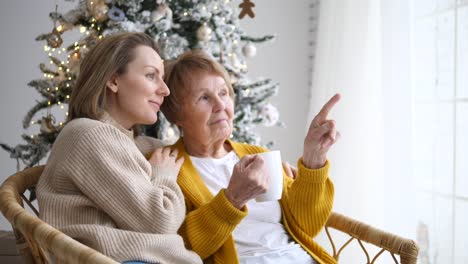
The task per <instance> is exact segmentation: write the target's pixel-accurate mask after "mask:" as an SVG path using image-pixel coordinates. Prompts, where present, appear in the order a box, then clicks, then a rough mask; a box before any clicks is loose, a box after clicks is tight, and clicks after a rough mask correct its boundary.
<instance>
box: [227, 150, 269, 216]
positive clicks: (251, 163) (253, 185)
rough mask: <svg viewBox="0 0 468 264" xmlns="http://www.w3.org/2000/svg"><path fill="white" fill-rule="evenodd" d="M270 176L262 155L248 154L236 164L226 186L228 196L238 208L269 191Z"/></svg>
mask: <svg viewBox="0 0 468 264" xmlns="http://www.w3.org/2000/svg"><path fill="white" fill-rule="evenodd" d="M269 184H270V176H269V175H268V173H267V170H266V167H265V163H264V161H263V158H262V157H261V156H260V155H246V156H244V157H243V158H242V159H241V160H240V161H239V162H238V163H237V164H236V165H235V166H234V170H233V172H232V177H231V179H230V181H229V185H228V187H227V188H226V191H225V195H226V198H227V199H228V200H229V201H230V202H231V203H232V205H233V206H234V207H236V208H238V209H240V208H242V207H243V206H244V205H245V204H246V203H247V202H248V201H249V200H251V199H254V198H255V197H257V196H258V195H260V194H262V193H264V192H266V191H267V189H268V186H269Z"/></svg>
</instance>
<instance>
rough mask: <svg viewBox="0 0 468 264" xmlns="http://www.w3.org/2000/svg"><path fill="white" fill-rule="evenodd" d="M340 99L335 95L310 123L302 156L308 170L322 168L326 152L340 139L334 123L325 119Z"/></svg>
mask: <svg viewBox="0 0 468 264" xmlns="http://www.w3.org/2000/svg"><path fill="white" fill-rule="evenodd" d="M340 97H341V96H340V94H335V95H334V96H333V97H332V98H331V99H330V100H329V101H328V102H327V103H326V104H325V105H324V106H323V107H322V109H321V110H320V112H319V113H318V114H317V115H316V116H315V118H314V119H313V120H312V122H311V123H310V126H309V131H308V132H307V135H306V137H305V139H304V151H303V154H302V162H303V164H304V166H306V167H307V168H309V169H319V168H321V167H323V166H324V165H325V162H326V161H327V153H328V150H329V149H330V147H331V146H332V145H333V144H335V142H336V141H338V139H339V138H340V132H338V131H337V130H336V123H335V121H334V120H328V119H327V116H328V113H329V112H330V110H331V109H332V108H333V106H334V105H335V104H336V103H337V102H338V101H339V100H340Z"/></svg>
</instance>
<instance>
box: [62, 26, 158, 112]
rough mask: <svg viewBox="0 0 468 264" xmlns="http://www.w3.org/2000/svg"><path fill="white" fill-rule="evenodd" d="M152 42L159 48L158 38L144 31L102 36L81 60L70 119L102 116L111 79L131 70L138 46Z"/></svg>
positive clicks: (71, 98)
mask: <svg viewBox="0 0 468 264" xmlns="http://www.w3.org/2000/svg"><path fill="white" fill-rule="evenodd" d="M139 46H148V47H150V48H152V49H154V50H155V51H156V52H158V49H157V46H156V43H155V42H154V40H153V39H152V38H151V37H150V36H148V35H147V34H144V33H129V32H126V33H118V34H115V35H111V36H107V37H105V38H103V39H102V40H100V41H99V42H98V43H97V44H96V46H94V47H93V48H92V49H91V50H90V51H89V52H88V53H87V54H86V57H85V58H84V59H83V60H82V61H81V64H80V72H79V74H78V79H77V81H76V85H75V86H74V88H73V90H72V93H71V97H70V103H69V109H68V121H70V120H73V119H75V118H81V117H86V118H91V119H96V120H97V119H99V118H101V117H102V114H103V112H104V109H105V107H106V93H107V90H108V89H107V81H108V80H110V79H111V78H112V76H114V75H115V74H117V75H121V74H124V73H125V72H126V71H127V65H128V64H129V63H130V62H132V61H133V60H134V59H135V48H137V47H139Z"/></svg>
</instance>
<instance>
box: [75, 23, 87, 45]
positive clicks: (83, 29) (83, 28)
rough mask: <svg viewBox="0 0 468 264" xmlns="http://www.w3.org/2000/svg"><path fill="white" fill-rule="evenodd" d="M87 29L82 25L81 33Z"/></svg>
mask: <svg viewBox="0 0 468 264" xmlns="http://www.w3.org/2000/svg"><path fill="white" fill-rule="evenodd" d="M85 31H86V27H83V26H81V27H80V33H84V32H85ZM75 46H76V45H75Z"/></svg>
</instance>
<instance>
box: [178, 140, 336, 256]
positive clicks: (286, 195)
mask: <svg viewBox="0 0 468 264" xmlns="http://www.w3.org/2000/svg"><path fill="white" fill-rule="evenodd" d="M228 142H229V143H230V145H231V146H232V148H233V149H234V152H235V153H236V154H237V156H239V158H242V157H243V156H244V155H247V154H255V153H261V152H265V151H267V149H265V148H262V147H258V146H253V145H248V144H243V143H237V142H233V141H230V140H228ZM173 147H175V148H177V149H178V150H179V157H181V156H182V157H184V158H185V161H184V164H183V165H182V168H181V170H180V172H179V176H178V180H177V182H178V184H179V185H180V187H181V189H182V192H183V193H184V196H185V203H186V208H187V214H186V216H185V221H184V223H183V224H182V227H181V228H180V230H179V233H180V234H181V235H182V236H183V238H184V241H185V242H186V243H187V247H188V248H191V249H192V250H193V251H195V252H196V253H197V254H198V255H200V256H201V258H202V259H203V260H204V262H205V263H238V262H239V261H238V258H237V252H236V248H235V244H234V239H233V237H232V232H233V231H234V229H235V228H236V226H237V225H238V224H239V223H240V221H242V219H243V218H244V217H245V216H246V215H247V213H248V210H247V208H246V207H244V208H243V209H242V210H239V209H237V208H235V207H234V206H233V205H232V204H231V203H230V202H229V201H228V200H227V199H226V196H225V195H224V189H223V190H221V191H220V192H219V193H218V194H216V196H213V195H212V194H211V192H210V191H209V190H208V188H207V187H206V185H205V183H204V182H203V180H202V178H201V177H200V175H199V174H198V172H197V170H196V169H195V167H194V166H193V164H192V161H191V160H190V157H189V155H188V154H187V152H186V151H185V147H184V144H183V138H181V139H179V141H177V142H176V143H175V144H174V146H173ZM328 168H329V164H328V161H327V163H326V165H325V166H324V167H323V168H320V169H317V170H310V169H307V168H305V167H304V165H303V164H302V160H299V161H298V176H297V178H296V179H295V180H294V179H292V178H290V177H288V176H286V174H285V172H284V171H283V175H284V176H283V183H284V187H283V195H282V198H281V200H280V204H281V210H282V220H283V225H284V227H285V228H286V230H287V231H288V233H289V235H290V236H291V237H292V238H293V239H294V240H295V241H296V242H297V243H299V244H300V245H301V246H302V248H303V249H304V250H306V251H307V252H308V253H309V254H310V255H311V256H312V257H313V258H314V259H315V260H316V261H317V262H319V263H336V261H335V260H334V259H333V258H332V257H331V256H330V255H329V254H328V253H327V252H326V251H325V250H324V249H323V248H322V247H320V246H319V245H318V244H317V243H316V242H315V241H314V240H313V237H315V236H316V235H317V234H318V233H319V231H320V230H321V229H322V227H323V226H324V225H325V223H326V221H327V219H328V217H329V215H330V213H331V210H332V206H333V195H334V187H333V183H332V182H331V180H330V179H329V177H328Z"/></svg>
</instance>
